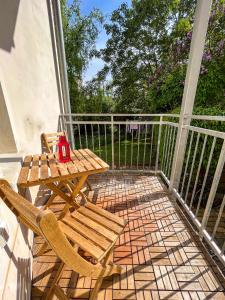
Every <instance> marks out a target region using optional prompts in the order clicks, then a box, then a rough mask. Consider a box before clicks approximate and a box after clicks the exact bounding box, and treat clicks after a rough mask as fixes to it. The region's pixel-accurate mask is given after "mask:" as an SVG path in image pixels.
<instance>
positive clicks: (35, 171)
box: [29, 155, 39, 181]
mask: <svg viewBox="0 0 225 300" xmlns="http://www.w3.org/2000/svg"><path fill="white" fill-rule="evenodd" d="M38 180H39V155H34V156H33V161H32V166H31V170H30V176H29V181H38Z"/></svg>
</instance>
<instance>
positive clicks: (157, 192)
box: [32, 174, 225, 300]
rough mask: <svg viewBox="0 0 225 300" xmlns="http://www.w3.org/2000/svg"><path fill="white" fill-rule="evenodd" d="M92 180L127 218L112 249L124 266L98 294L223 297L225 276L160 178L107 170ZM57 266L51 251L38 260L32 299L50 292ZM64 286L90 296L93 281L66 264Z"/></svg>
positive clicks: (97, 197) (97, 195) (76, 295)
mask: <svg viewBox="0 0 225 300" xmlns="http://www.w3.org/2000/svg"><path fill="white" fill-rule="evenodd" d="M92 183H93V188H94V192H91V193H90V196H91V197H92V199H93V202H96V203H97V204H98V205H99V206H102V207H103V208H105V209H107V210H109V211H111V212H113V213H115V214H117V215H119V216H121V217H123V218H125V219H128V221H129V222H128V225H127V227H126V228H125V232H124V233H123V234H122V235H121V237H120V240H119V241H118V244H117V246H116V249H115V252H114V261H115V262H116V263H118V264H121V265H123V270H124V271H123V273H122V275H120V276H119V275H116V276H113V277H110V278H107V279H106V280H104V282H103V286H102V289H101V291H100V293H99V297H98V299H106V300H111V299H136V300H141V299H143V300H149V299H184V300H186V299H225V293H224V290H225V289H224V287H225V279H224V277H223V276H222V274H221V273H220V271H219V270H218V269H217V267H216V265H215V263H214V262H213V261H212V260H211V258H210V257H209V255H207V253H206V251H205V248H204V247H203V245H202V244H201V242H200V241H199V239H198V236H197V235H196V234H195V232H194V231H193V230H192V229H191V226H190V224H189V223H187V221H186V219H185V217H184V215H183V214H182V213H181V212H180V210H179V208H178V207H177V206H176V204H175V203H174V202H173V200H172V199H170V198H169V196H168V193H167V189H166V187H165V186H164V185H163V183H162V182H161V180H160V179H159V178H157V177H156V176H146V175H128V174H124V175H111V174H107V175H105V174H104V176H96V177H95V178H93V179H92ZM52 209H53V210H54V211H55V212H56V213H57V212H58V211H59V210H60V209H61V205H60V203H55V204H54V205H53V206H52ZM40 243H41V241H40V239H37V238H36V240H35V245H34V252H35V250H36V249H37V248H38V247H39V246H40ZM58 265H59V261H58V259H57V258H56V256H54V253H53V252H48V253H46V254H45V255H43V256H41V257H38V258H35V259H34V263H33V288H32V299H40V296H41V295H42V293H43V291H47V289H48V287H49V286H50V283H51V281H52V278H53V277H54V274H55V273H56V270H57V267H58ZM60 285H61V287H62V288H63V289H64V291H66V292H67V293H68V295H70V297H71V298H72V299H88V297H89V292H90V288H91V287H92V286H93V280H91V279H90V278H84V277H79V276H78V275H77V274H76V273H74V272H72V271H71V270H70V269H66V270H65V271H64V273H63V277H62V279H61V281H60Z"/></svg>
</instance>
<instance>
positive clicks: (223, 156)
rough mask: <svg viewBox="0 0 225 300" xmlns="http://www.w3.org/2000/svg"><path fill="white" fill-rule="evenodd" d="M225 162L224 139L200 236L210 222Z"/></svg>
mask: <svg viewBox="0 0 225 300" xmlns="http://www.w3.org/2000/svg"><path fill="white" fill-rule="evenodd" d="M224 163H225V140H224V141H223V146H222V149H221V152H220V157H219V160H218V163H217V167H216V171H215V174H214V177H213V182H212V185H211V189H210V193H209V197H208V201H207V204H206V208H205V212H204V215H203V219H202V224H201V228H200V237H202V236H203V230H204V229H205V227H206V225H207V223H208V219H209V215H210V212H211V209H212V205H213V202H214V198H215V195H216V191H217V188H218V184H219V181H220V177H221V174H222V172H223V168H224Z"/></svg>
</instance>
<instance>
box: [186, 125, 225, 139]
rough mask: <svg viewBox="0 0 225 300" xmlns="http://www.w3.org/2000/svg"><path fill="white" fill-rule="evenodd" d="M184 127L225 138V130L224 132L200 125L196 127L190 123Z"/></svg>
mask: <svg viewBox="0 0 225 300" xmlns="http://www.w3.org/2000/svg"><path fill="white" fill-rule="evenodd" d="M183 128H186V129H188V130H191V131H195V132H199V133H203V134H208V135H211V136H215V137H218V138H221V139H225V132H222V131H215V130H211V129H206V128H200V127H195V126H190V125H184V126H183Z"/></svg>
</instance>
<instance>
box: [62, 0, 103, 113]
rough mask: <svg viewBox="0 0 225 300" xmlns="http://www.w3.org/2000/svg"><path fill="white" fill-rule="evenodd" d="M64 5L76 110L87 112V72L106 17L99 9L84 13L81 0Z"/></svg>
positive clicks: (71, 91)
mask: <svg viewBox="0 0 225 300" xmlns="http://www.w3.org/2000/svg"><path fill="white" fill-rule="evenodd" d="M61 7H62V20H63V30H64V39H65V50H66V61H67V72H68V80H69V88H70V98H71V107H72V111H73V112H84V111H85V100H86V98H85V94H84V93H83V74H84V71H85V70H86V68H87V66H88V63H89V61H90V59H91V58H92V57H93V53H94V50H95V42H96V38H97V36H98V34H99V27H100V25H101V24H102V23H103V16H102V13H101V12H100V11H99V10H97V9H94V10H92V11H91V12H90V14H89V15H87V16H83V15H81V12H80V2H79V0H73V1H72V3H71V4H70V5H69V4H68V2H67V1H66V0H61Z"/></svg>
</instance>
